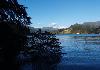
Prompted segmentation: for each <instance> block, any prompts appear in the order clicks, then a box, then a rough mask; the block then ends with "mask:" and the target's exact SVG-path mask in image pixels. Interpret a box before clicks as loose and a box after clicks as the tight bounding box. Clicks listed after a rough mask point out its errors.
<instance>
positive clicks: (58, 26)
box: [49, 22, 66, 29]
mask: <svg viewBox="0 0 100 70" xmlns="http://www.w3.org/2000/svg"><path fill="white" fill-rule="evenodd" d="M49 27H53V28H58V29H61V28H66V26H64V25H59V24H57V23H55V22H52V23H51V24H49Z"/></svg>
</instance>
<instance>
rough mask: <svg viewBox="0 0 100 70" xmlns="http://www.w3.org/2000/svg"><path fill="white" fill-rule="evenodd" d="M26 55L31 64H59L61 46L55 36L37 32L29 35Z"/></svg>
mask: <svg viewBox="0 0 100 70" xmlns="http://www.w3.org/2000/svg"><path fill="white" fill-rule="evenodd" d="M29 36H30V37H29V46H30V47H28V48H27V50H28V53H29V54H30V55H31V57H32V61H33V63H47V64H55V63H59V61H60V58H61V46H60V42H59V39H57V38H56V36H55V34H52V33H50V32H47V31H45V32H42V31H41V30H38V31H36V32H33V33H30V35H29Z"/></svg>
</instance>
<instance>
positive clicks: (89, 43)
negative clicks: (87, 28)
mask: <svg viewBox="0 0 100 70" xmlns="http://www.w3.org/2000/svg"><path fill="white" fill-rule="evenodd" d="M57 38H59V41H60V42H61V46H62V52H63V53H66V54H64V55H62V56H63V57H62V60H61V63H60V64H77V65H87V64H88V65H89V64H90V65H93V64H100V35H99V34H64V35H57Z"/></svg>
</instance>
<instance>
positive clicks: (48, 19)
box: [18, 0, 100, 28]
mask: <svg viewBox="0 0 100 70" xmlns="http://www.w3.org/2000/svg"><path fill="white" fill-rule="evenodd" d="M18 1H19V3H20V4H23V5H24V6H26V7H28V9H27V12H28V15H29V16H30V17H31V18H32V19H31V22H32V23H33V24H31V26H33V27H51V26H52V27H58V28H63V27H69V26H70V25H72V24H75V23H76V22H77V23H83V22H89V21H90V22H91V21H100V0H18Z"/></svg>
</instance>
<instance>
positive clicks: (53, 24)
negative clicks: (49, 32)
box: [49, 22, 57, 27]
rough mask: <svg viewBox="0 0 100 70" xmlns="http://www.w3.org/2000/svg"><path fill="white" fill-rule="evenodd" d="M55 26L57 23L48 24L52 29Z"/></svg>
mask: <svg viewBox="0 0 100 70" xmlns="http://www.w3.org/2000/svg"><path fill="white" fill-rule="evenodd" d="M56 25H57V23H55V22H52V23H51V24H49V26H50V27H53V26H56Z"/></svg>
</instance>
